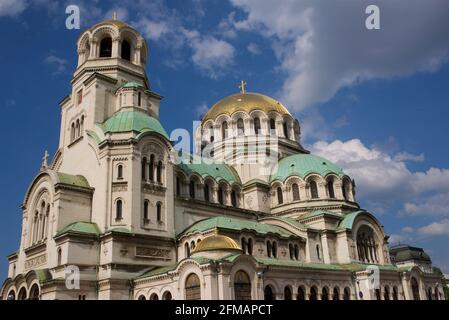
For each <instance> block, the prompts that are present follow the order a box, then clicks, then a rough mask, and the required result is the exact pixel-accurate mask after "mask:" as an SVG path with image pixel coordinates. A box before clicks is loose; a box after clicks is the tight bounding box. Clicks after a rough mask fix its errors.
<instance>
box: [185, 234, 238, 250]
mask: <svg viewBox="0 0 449 320" xmlns="http://www.w3.org/2000/svg"><path fill="white" fill-rule="evenodd" d="M212 250H226V251H229V250H232V251H242V249H240V247H239V245H238V244H237V242H235V241H234V240H233V239H231V238H229V237H227V236H223V235H219V234H216V233H215V234H213V235H211V236H208V237H206V238H204V239H203V240H202V241H200V242H199V243H198V244H197V245H196V248H195V249H194V250H193V252H192V253H197V252H201V251H212Z"/></svg>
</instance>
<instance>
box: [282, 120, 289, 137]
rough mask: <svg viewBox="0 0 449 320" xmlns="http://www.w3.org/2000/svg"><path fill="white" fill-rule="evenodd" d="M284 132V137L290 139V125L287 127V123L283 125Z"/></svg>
mask: <svg viewBox="0 0 449 320" xmlns="http://www.w3.org/2000/svg"><path fill="white" fill-rule="evenodd" d="M282 130H283V131H284V137H285V138H287V139H288V138H289V134H288V125H287V123H286V122H284V123H283V124H282Z"/></svg>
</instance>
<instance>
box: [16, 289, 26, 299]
mask: <svg viewBox="0 0 449 320" xmlns="http://www.w3.org/2000/svg"><path fill="white" fill-rule="evenodd" d="M26 299H27V289H25V288H24V287H22V289H20V290H19V294H18V295H17V300H26Z"/></svg>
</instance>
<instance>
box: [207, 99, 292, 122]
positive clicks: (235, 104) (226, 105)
mask: <svg viewBox="0 0 449 320" xmlns="http://www.w3.org/2000/svg"><path fill="white" fill-rule="evenodd" d="M253 110H261V111H263V112H265V113H268V112H270V111H276V112H278V113H280V114H281V115H284V114H288V115H290V116H291V114H290V112H288V110H287V108H286V107H284V106H283V105H282V104H281V103H280V102H279V101H277V100H275V99H273V98H270V97H268V96H266V95H263V94H260V93H255V92H247V93H238V94H234V95H232V96H228V97H226V98H223V99H221V100H220V101H218V102H217V103H216V104H214V105H213V106H212V108H210V109H209V111H207V113H206V114H205V115H204V117H203V121H206V120H209V119H216V118H217V117H218V116H219V115H221V114H227V115H229V116H230V115H232V114H233V113H234V112H237V111H246V112H248V113H250V112H251V111H253Z"/></svg>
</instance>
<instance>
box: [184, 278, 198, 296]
mask: <svg viewBox="0 0 449 320" xmlns="http://www.w3.org/2000/svg"><path fill="white" fill-rule="evenodd" d="M185 296H186V300H201V286H200V279H199V278H198V276H197V275H196V274H195V273H191V274H190V275H189V276H188V277H187V279H186V284H185Z"/></svg>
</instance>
